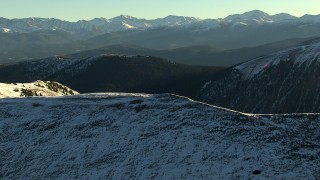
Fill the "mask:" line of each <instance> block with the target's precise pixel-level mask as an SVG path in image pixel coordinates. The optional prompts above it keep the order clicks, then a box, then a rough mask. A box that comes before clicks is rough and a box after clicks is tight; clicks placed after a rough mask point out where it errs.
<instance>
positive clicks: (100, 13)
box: [0, 0, 320, 21]
mask: <svg viewBox="0 0 320 180" xmlns="http://www.w3.org/2000/svg"><path fill="white" fill-rule="evenodd" d="M255 9H259V10H262V11H264V12H266V13H269V14H277V13H281V12H285V13H289V14H292V15H295V16H302V15H304V14H314V15H317V14H320V0H158V1H155V0H0V17H5V18H26V17H44V18H59V19H62V20H68V21H77V20H81V19H85V20H89V19H93V18H97V17H104V18H112V17H115V16H119V15H121V14H123V15H130V16H134V17H137V18H146V19H155V18H159V17H161V18H162V17H165V16H168V15H178V16H191V17H198V18H202V19H205V18H212V19H217V18H224V17H226V16H228V15H230V14H239V13H243V12H246V11H250V10H255Z"/></svg>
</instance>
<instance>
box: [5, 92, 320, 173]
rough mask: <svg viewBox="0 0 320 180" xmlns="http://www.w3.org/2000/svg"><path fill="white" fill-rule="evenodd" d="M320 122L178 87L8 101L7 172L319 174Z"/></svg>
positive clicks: (310, 116)
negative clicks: (197, 97)
mask: <svg viewBox="0 0 320 180" xmlns="http://www.w3.org/2000/svg"><path fill="white" fill-rule="evenodd" d="M319 122H320V121H319V115H318V114H313V115H311V114H309V115H282V116H281V115H264V116H262V115H260V116H254V115H245V114H241V113H238V112H233V111H229V110H226V109H221V108H218V107H214V106H209V105H206V104H202V103H198V102H194V101H191V100H190V99H187V98H183V97H178V96H174V95H147V94H115V93H114V94H90V95H78V96H74V97H60V98H57V97H54V98H26V99H24V98H19V99H1V100H0V127H1V128H0V147H1V151H0V167H1V171H0V178H4V179H43V178H49V179H52V178H59V179H70V178H71V179H78V178H80V179H148V178H150V179H155V178H156V179H188V178H190V179H282V178H286V179H294V178H296V179H317V178H319V177H320V176H319V171H320V169H319V167H320V166H319V163H320V161H319V151H320V144H319V138H320V131H319V127H320V123H319Z"/></svg>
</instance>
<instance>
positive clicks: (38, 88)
mask: <svg viewBox="0 0 320 180" xmlns="http://www.w3.org/2000/svg"><path fill="white" fill-rule="evenodd" d="M74 94H79V93H78V92H76V91H74V90H72V89H70V88H68V87H66V86H64V85H62V84H60V83H57V82H50V81H35V82H32V83H0V98H8V97H10V98H13V97H25V96H65V95H74Z"/></svg>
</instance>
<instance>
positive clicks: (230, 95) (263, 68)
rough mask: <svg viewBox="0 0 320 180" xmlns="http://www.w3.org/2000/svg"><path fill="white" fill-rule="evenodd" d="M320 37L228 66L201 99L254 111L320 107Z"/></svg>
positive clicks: (201, 95)
mask: <svg viewBox="0 0 320 180" xmlns="http://www.w3.org/2000/svg"><path fill="white" fill-rule="evenodd" d="M319 77H320V39H315V40H311V41H308V42H305V43H303V44H300V45H299V46H295V47H292V48H288V49H286V50H282V51H279V52H277V53H272V54H269V55H266V56H262V57H258V58H255V59H252V60H250V61H248V62H245V63H243V64H240V65H238V66H234V67H232V68H230V69H228V70H227V71H226V72H225V73H224V75H223V76H222V77H221V78H220V79H219V80H212V81H209V82H207V83H206V84H204V85H203V87H202V89H201V90H200V91H199V97H198V98H199V100H201V101H204V102H209V103H211V104H215V105H219V106H222V107H227V108H231V109H236V110H239V111H242V112H253V113H296V112H299V113H301V112H310V113H311V112H319V111H320V98H319V92H320V78H319Z"/></svg>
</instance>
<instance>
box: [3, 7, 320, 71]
mask: <svg viewBox="0 0 320 180" xmlns="http://www.w3.org/2000/svg"><path fill="white" fill-rule="evenodd" d="M319 17H320V16H316V15H314V16H313V15H305V16H303V17H300V18H298V17H293V16H290V15H288V14H278V15H268V14H266V13H264V12H262V11H258V10H255V11H250V12H247V13H244V14H236V15H231V16H228V17H226V18H225V19H216V20H214V19H205V20H201V19H197V18H191V17H179V16H168V17H166V18H163V19H155V20H145V19H137V18H134V17H130V16H119V17H115V18H112V19H101V18H100V19H94V20H91V21H79V22H66V21H61V20H57V19H43V18H27V19H11V20H10V19H4V18H1V19H0V27H1V28H2V29H4V30H3V33H0V63H12V62H18V61H26V60H34V59H41V58H46V57H52V56H56V55H59V56H62V55H68V54H74V53H78V52H83V51H87V50H94V49H101V48H104V47H107V46H114V45H119V44H120V45H124V46H128V45H130V46H131V45H133V46H137V47H141V48H144V49H151V50H156V51H158V52H157V53H155V54H153V52H154V51H153V52H152V53H151V54H150V55H157V54H160V55H159V56H160V57H163V58H170V60H173V61H175V62H179V63H186V64H197V65H213V66H218V65H233V64H237V63H239V62H243V61H245V60H248V59H250V58H253V55H255V56H261V55H265V54H266V53H270V52H274V51H273V50H272V48H271V49H270V48H269V47H267V49H266V50H261V49H260V50H258V51H255V53H250V54H251V56H244V57H240V58H239V59H241V60H235V59H233V58H230V57H226V58H224V59H226V60H221V59H220V57H224V55H222V56H220V55H216V53H212V52H213V51H216V50H219V53H223V52H222V50H226V52H227V50H231V49H232V50H233V51H237V49H241V48H253V47H257V48H261V46H265V45H267V46H268V44H274V43H276V42H282V41H288V40H289V41H291V40H293V39H307V38H314V37H319V36H320V31H319V29H320V20H319V19H320V18H319ZM299 42H301V41H299ZM299 42H297V43H299ZM292 45H295V44H292ZM199 47H201V48H203V49H201V48H200V51H203V52H204V54H205V55H203V56H201V57H198V58H196V57H195V56H194V54H192V53H191V55H190V56H187V55H185V56H181V55H179V56H178V57H177V58H175V57H176V54H175V51H181V50H182V49H180V48H187V49H189V50H191V49H193V48H195V50H197V49H199ZM208 47H209V49H210V50H209V52H205V51H208ZM279 47H280V46H279ZM286 47H289V46H283V48H286ZM274 50H279V49H277V48H276V49H274ZM128 51H130V49H129V50H128ZM166 51H167V52H166ZM148 52H151V51H148ZM182 52H184V50H182ZM193 52H195V51H193ZM128 53H129V52H125V51H123V54H122V55H127V54H128ZM182 54H188V53H182ZM196 54H197V53H196ZM228 54H229V52H228ZM134 55H145V54H134ZM148 55H149V54H148ZM237 55H238V54H237V53H236V54H234V55H232V56H233V57H236V56H237ZM172 57H173V58H172ZM191 58H192V59H191ZM228 58H229V59H228ZM199 59H200V60H199ZM218 61H219V62H218ZM222 61H225V62H226V61H228V63H224V62H222ZM233 61H235V62H233ZM216 62H218V63H216Z"/></svg>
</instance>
